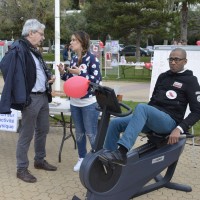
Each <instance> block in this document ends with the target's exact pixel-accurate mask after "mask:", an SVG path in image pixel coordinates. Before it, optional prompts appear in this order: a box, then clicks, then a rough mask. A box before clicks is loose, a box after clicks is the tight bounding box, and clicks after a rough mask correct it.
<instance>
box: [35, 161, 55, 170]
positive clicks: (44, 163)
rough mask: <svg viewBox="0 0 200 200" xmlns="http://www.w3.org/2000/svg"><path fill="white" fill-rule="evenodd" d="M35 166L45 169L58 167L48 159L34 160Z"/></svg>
mask: <svg viewBox="0 0 200 200" xmlns="http://www.w3.org/2000/svg"><path fill="white" fill-rule="evenodd" d="M34 167H35V168H36V169H44V170H46V171H56V170H57V167H55V166H53V165H51V164H49V163H48V162H47V161H46V160H43V161H35V162H34Z"/></svg>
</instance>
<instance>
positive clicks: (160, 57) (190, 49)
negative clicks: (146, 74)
mask: <svg viewBox="0 0 200 200" xmlns="http://www.w3.org/2000/svg"><path fill="white" fill-rule="evenodd" d="M178 47H180V48H182V49H185V50H186V52H187V64H186V65H185V68H187V69H189V70H192V71H193V74H194V75H195V76H196V77H197V78H198V81H199V83H200V59H199V58H200V46H192V45H186V46H175V45H156V46H154V57H153V67H152V75H151V85H150V93H149V98H150V97H151V95H152V92H153V89H154V87H155V83H156V80H157V78H158V76H159V75H160V74H161V73H163V72H165V71H167V70H169V62H168V60H167V58H169V54H170V52H171V51H172V50H173V49H175V48H178ZM188 112H189V110H187V112H186V115H187V114H188Z"/></svg>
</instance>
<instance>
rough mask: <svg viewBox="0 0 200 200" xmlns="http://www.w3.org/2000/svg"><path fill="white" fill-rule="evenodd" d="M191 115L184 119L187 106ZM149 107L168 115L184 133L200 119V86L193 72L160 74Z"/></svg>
mask: <svg viewBox="0 0 200 200" xmlns="http://www.w3.org/2000/svg"><path fill="white" fill-rule="evenodd" d="M188 104H189V107H190V111H191V112H190V113H189V115H188V116H187V117H186V118H185V119H184V116H185V112H186V108H187V105H188ZM149 105H151V106H154V107H156V108H158V109H159V110H161V111H164V112H165V113H168V114H169V115H170V116H171V117H172V118H173V119H174V120H175V121H176V122H177V125H179V126H180V127H181V128H182V129H183V130H184V131H188V129H189V128H191V127H192V126H193V125H194V124H195V123H196V122H197V121H198V120H199V119H200V86H199V83H198V81H197V77H196V76H194V75H193V72H192V71H190V70H186V71H184V72H183V73H173V72H171V71H170V70H169V71H167V72H165V73H162V74H160V76H159V77H158V80H157V82H156V85H155V88H154V91H153V94H152V97H151V99H150V102H149Z"/></svg>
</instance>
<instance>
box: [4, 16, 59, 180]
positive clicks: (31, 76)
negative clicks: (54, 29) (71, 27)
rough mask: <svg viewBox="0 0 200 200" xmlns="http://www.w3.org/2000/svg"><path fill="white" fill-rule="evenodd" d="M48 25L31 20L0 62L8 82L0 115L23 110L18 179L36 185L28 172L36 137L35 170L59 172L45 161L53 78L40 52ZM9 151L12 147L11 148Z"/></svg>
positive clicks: (5, 85)
mask: <svg viewBox="0 0 200 200" xmlns="http://www.w3.org/2000/svg"><path fill="white" fill-rule="evenodd" d="M44 29H45V25H44V24H41V23H40V22H39V21H38V20H36V19H29V20H27V21H26V22H25V24H24V26H23V29H22V38H21V39H19V40H17V41H15V42H14V43H13V45H12V47H11V49H10V51H9V52H8V53H7V54H6V55H5V56H4V58H3V59H2V61H1V63H0V69H1V71H2V74H3V78H4V81H5V84H4V88H3V92H2V95H1V101H0V113H2V114H9V113H11V110H10V108H13V109H16V110H21V113H22V119H21V128H20V131H19V138H18V143H17V150H16V158H17V174H16V175H17V178H19V179H21V180H23V181H25V182H28V183H34V182H36V181H37V178H36V177H35V176H33V175H32V174H31V172H30V171H29V170H28V167H29V159H28V151H29V148H30V143H31V141H32V139H33V136H34V149H35V157H34V167H35V168H36V169H43V170H47V171H56V170H57V167H55V166H53V165H51V164H49V163H48V162H47V161H46V160H45V157H46V149H45V146H46V138H47V134H48V131H49V102H50V101H51V98H52V97H51V84H52V83H53V82H54V81H55V78H54V76H53V75H52V74H51V72H50V70H49V69H48V68H47V66H46V64H45V62H44V60H43V58H42V55H41V53H40V52H39V50H38V49H37V48H38V47H39V46H40V45H41V43H42V42H43V40H44V39H45V37H44ZM8 148H10V147H8Z"/></svg>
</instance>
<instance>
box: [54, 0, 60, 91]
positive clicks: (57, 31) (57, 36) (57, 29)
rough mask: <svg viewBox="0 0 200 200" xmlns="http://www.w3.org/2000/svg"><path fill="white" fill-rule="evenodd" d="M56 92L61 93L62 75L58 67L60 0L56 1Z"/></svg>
mask: <svg viewBox="0 0 200 200" xmlns="http://www.w3.org/2000/svg"><path fill="white" fill-rule="evenodd" d="M54 53H55V64H54V69H55V76H56V80H55V90H56V91H60V73H59V70H58V67H57V65H58V64H59V63H60V0H55V52H54Z"/></svg>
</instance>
